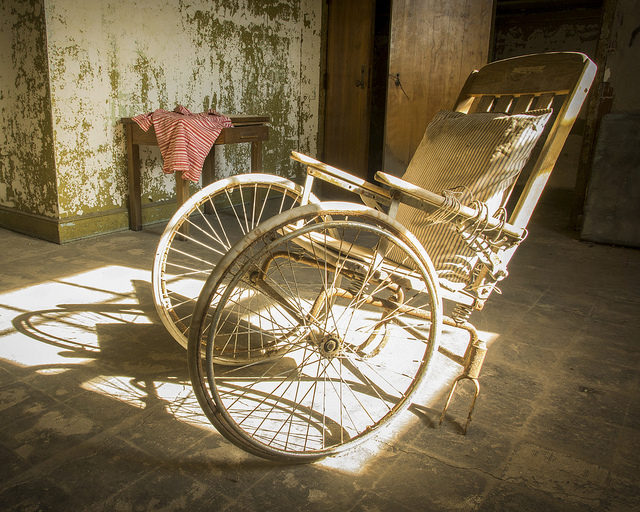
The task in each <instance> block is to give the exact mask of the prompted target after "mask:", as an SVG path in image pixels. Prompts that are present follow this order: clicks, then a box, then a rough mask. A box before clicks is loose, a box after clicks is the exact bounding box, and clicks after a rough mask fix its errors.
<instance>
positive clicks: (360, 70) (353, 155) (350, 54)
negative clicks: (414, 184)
mask: <svg viewBox="0 0 640 512" xmlns="http://www.w3.org/2000/svg"><path fill="white" fill-rule="evenodd" d="M374 7H375V0H349V1H345V0H331V1H330V2H329V4H328V10H329V12H328V24H327V67H326V69H327V77H326V84H327V92H326V100H325V118H324V155H323V159H324V160H325V162H327V163H328V164H330V165H334V166H336V167H339V168H341V169H344V170H346V171H349V172H351V173H353V174H356V175H357V176H360V177H362V178H365V179H366V178H367V170H368V154H369V125H370V94H371V84H370V74H371V60H372V54H373V29H374Z"/></svg>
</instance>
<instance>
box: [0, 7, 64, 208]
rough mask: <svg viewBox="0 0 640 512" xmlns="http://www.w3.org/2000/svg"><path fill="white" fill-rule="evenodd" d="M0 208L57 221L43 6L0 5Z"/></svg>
mask: <svg viewBox="0 0 640 512" xmlns="http://www.w3.org/2000/svg"><path fill="white" fill-rule="evenodd" d="M0 33H1V36H0V44H1V45H2V48H1V52H0V67H1V69H2V72H1V73H0V126H1V127H2V128H1V129H0V147H1V148H2V150H1V151H0V204H2V205H3V206H7V207H10V208H15V209H16V210H19V211H23V212H28V213H35V214H40V215H44V216H47V217H55V215H56V213H57V194H56V175H55V165H54V158H53V130H52V126H51V105H50V97H49V90H48V87H47V83H48V65H47V54H46V36H45V21H44V7H43V3H42V0H31V1H26V2H25V1H18V0H16V1H8V0H5V1H3V2H2V3H1V4H0Z"/></svg>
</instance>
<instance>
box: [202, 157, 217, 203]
mask: <svg viewBox="0 0 640 512" xmlns="http://www.w3.org/2000/svg"><path fill="white" fill-rule="evenodd" d="M215 180H216V147H215V145H214V146H211V151H209V154H208V155H207V157H206V158H205V159H204V165H203V166H202V187H203V188H204V187H206V186H207V185H211V184H212V183H213V182H214V181H215ZM204 213H206V214H207V215H212V214H213V208H211V204H209V201H207V202H206V203H205V204H204Z"/></svg>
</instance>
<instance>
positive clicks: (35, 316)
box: [0, 265, 151, 373]
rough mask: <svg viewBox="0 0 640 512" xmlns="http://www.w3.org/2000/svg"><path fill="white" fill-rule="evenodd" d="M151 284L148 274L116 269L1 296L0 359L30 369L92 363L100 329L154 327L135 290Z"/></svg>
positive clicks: (120, 268)
mask: <svg viewBox="0 0 640 512" xmlns="http://www.w3.org/2000/svg"><path fill="white" fill-rule="evenodd" d="M148 281H149V272H148V271H143V270H139V269H133V268H129V267H123V266H115V265H114V266H106V267H102V268H99V269H95V270H91V271H88V272H82V273H79V274H75V275H71V276H68V277H65V278H63V279H56V280H51V281H45V282H43V283H39V284H36V285H33V286H28V287H25V288H21V289H18V290H12V291H10V292H7V293H3V294H0V357H2V358H4V359H5V360H7V361H11V362H13V363H16V364H18V365H21V366H27V367H31V366H52V365H56V364H64V363H69V362H70V361H71V362H73V364H76V365H77V364H80V363H86V362H89V361H92V360H93V359H94V358H95V356H96V355H97V354H98V353H99V352H100V346H99V339H98V336H97V330H96V328H97V326H98V325H99V324H104V323H123V324H136V323H147V324H150V323H151V320H150V319H149V318H148V317H147V316H146V314H145V313H144V312H143V311H142V310H141V309H140V304H139V300H138V295H137V290H136V283H140V282H142V283H148ZM57 372H58V373H60V370H58V371H57Z"/></svg>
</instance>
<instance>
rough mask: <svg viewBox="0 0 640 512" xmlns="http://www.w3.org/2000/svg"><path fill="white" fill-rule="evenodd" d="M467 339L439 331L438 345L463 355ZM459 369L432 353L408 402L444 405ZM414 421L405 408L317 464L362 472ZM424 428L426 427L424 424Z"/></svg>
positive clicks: (488, 337)
mask: <svg viewBox="0 0 640 512" xmlns="http://www.w3.org/2000/svg"><path fill="white" fill-rule="evenodd" d="M478 335H479V338H480V339H482V340H485V341H486V343H487V345H488V346H490V345H491V344H492V343H494V342H495V341H496V340H497V339H498V338H499V335H498V334H496V333H493V332H488V331H478ZM467 340H468V336H467V335H466V332H464V331H460V330H459V329H456V330H455V331H451V330H449V331H446V330H445V331H444V332H443V333H442V336H441V339H440V345H442V346H444V347H445V348H447V349H449V350H451V351H454V352H455V353H457V354H463V353H464V349H465V347H466V343H467ZM460 372H461V367H460V366H458V365H457V364H455V363H454V362H452V361H451V360H450V359H448V358H447V357H445V356H444V355H442V354H440V353H439V352H436V353H435V354H434V356H433V359H432V361H431V363H430V364H429V368H428V370H427V375H426V377H425V379H424V382H423V384H422V385H421V387H420V389H418V391H417V393H416V398H415V399H414V400H413V402H412V403H413V404H414V405H419V406H424V407H433V406H434V405H435V404H436V403H437V404H438V405H440V404H442V405H444V398H443V397H444V396H445V395H446V394H447V393H448V392H449V388H450V386H451V384H452V383H453V380H454V379H455V378H456V377H457V376H458V375H460ZM437 412H438V414H439V413H440V411H437ZM433 419H434V420H435V421H437V420H438V418H433ZM416 421H419V419H418V418H417V417H416V415H415V414H414V413H412V412H411V410H409V409H407V410H405V411H404V412H403V413H402V414H400V415H399V416H398V417H397V418H395V419H394V420H393V421H392V422H391V424H390V425H388V426H387V427H385V428H383V429H382V430H381V431H380V432H379V433H378V434H376V435H375V436H374V437H373V438H372V439H370V440H368V441H366V442H365V443H363V444H362V445H360V446H358V448H357V449H355V450H350V451H348V452H347V453H345V454H344V455H335V456H333V457H328V458H326V459H323V460H321V461H320V462H318V463H317V464H318V465H321V466H323V467H325V468H328V469H332V470H336V471H341V472H344V473H350V474H357V473H360V472H363V471H364V470H365V469H366V466H367V465H368V464H370V463H371V462H373V460H374V459H376V458H378V457H380V456H381V453H382V450H383V449H384V448H385V447H386V446H389V445H393V444H394V440H395V439H397V438H398V437H400V436H402V435H403V434H404V432H406V431H407V429H408V428H409V427H410V426H411V425H413V424H414V423H415V422H416ZM424 428H429V427H427V426H425V427H424Z"/></svg>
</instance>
